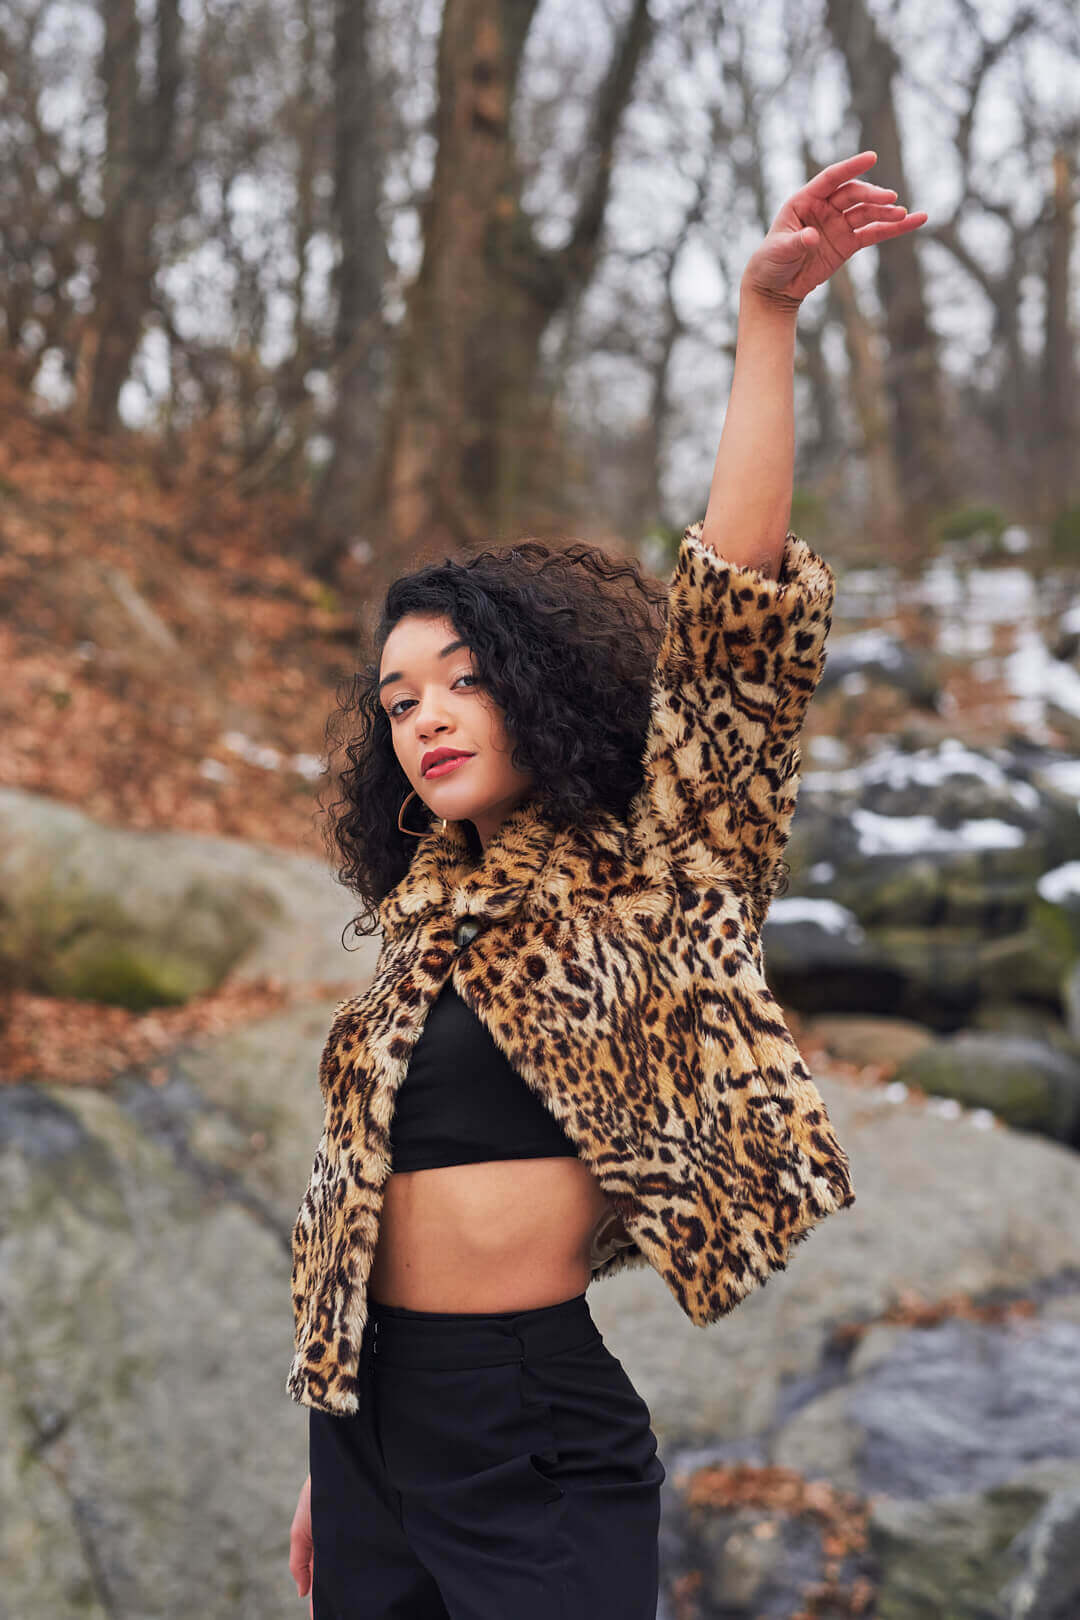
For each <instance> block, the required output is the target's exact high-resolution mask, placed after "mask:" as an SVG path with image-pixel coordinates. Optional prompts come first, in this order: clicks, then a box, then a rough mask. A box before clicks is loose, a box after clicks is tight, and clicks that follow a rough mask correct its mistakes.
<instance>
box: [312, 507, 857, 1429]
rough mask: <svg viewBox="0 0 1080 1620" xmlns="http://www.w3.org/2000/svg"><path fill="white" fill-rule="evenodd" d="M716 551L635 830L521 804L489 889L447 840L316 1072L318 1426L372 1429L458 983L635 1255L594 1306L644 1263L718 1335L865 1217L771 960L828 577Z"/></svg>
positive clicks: (676, 583)
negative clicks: (419, 1143)
mask: <svg viewBox="0 0 1080 1620" xmlns="http://www.w3.org/2000/svg"><path fill="white" fill-rule="evenodd" d="M701 527H702V525H701V523H700V522H699V523H694V524H691V525H690V527H689V528H687V529H686V531H685V533H684V535H683V538H682V543H681V545H680V548H679V555H678V559H677V563H676V567H675V571H674V574H673V577H672V580H671V585H670V592H669V600H668V617H667V623H666V628H665V632H664V639H663V642H662V644H661V647H660V651H659V655H658V658H657V663H656V669H655V677H654V682H653V692H652V717H651V723H650V727H649V732H648V737H647V740H646V744H645V754H644V764H645V772H644V782H643V786H642V788H641V790H640V792H639V793H638V794H637V795H636V797H635V798H634V800H633V802H632V805H631V807H630V810H629V813H628V815H627V817H626V819H625V820H623V819H618V818H615V817H613V816H610V815H608V814H606V813H599V814H596V815H595V816H593V817H592V818H591V819H590V820H589V821H588V822H587V823H586V824H584V825H579V826H576V827H572V828H569V829H555V828H554V827H553V826H552V824H551V823H550V822H549V821H548V820H546V819H545V818H544V816H543V815H542V813H541V811H540V809H539V807H538V804H537V802H536V801H535V800H533V799H526V800H525V801H523V802H522V803H520V804H519V805H518V806H517V807H516V808H515V810H514V811H513V812H512V813H511V814H510V815H509V816H508V817H507V818H506V820H505V821H504V822H503V823H502V825H501V827H500V828H499V830H498V832H497V834H496V836H495V837H494V838H493V839H492V840H491V841H490V842H489V844H488V846H487V847H486V849H485V850H484V853H483V856H482V858H481V860H480V862H479V864H478V865H477V864H475V863H474V862H473V861H472V860H471V859H470V856H469V853H468V846H467V843H466V840H465V835H464V829H463V827H462V826H461V824H459V823H453V822H450V823H448V824H447V827H446V830H445V831H443V829H442V824H441V822H436V823H435V827H434V830H432V831H431V832H429V833H428V834H426V835H425V836H424V837H423V838H422V839H421V840H419V841H418V843H417V847H416V849H415V851H414V853H413V857H412V863H411V865H410V868H409V870H408V872H407V873H406V875H405V877H404V878H403V879H402V881H401V882H400V883H399V884H398V885H397V887H396V888H395V889H394V890H393V891H392V892H391V893H390V894H389V895H388V896H387V897H386V899H385V900H384V901H383V903H382V906H381V907H380V922H381V925H382V943H381V948H380V953H379V958H378V963H377V967H376V972H375V975H374V978H373V980H372V982H371V984H370V986H369V987H368V988H367V989H366V990H364V991H363V992H362V993H361V994H359V995H357V996H353V997H351V998H350V999H348V1000H346V1001H343V1002H340V1003H339V1004H338V1006H337V1008H336V1011H335V1015H334V1018H333V1021H332V1024H331V1028H330V1031H329V1034H328V1036H327V1040H326V1044H325V1047H324V1050H323V1053H322V1058H321V1060H320V1064H319V1083H320V1087H321V1091H322V1096H323V1101H324V1104H325V1120H324V1130H323V1133H322V1136H321V1137H320V1139H319V1143H318V1146H317V1148H316V1151H315V1161H314V1165H313V1168H312V1172H311V1179H310V1183H309V1185H308V1188H307V1191H306V1192H305V1194H304V1198H303V1202H302V1204H301V1206H300V1209H299V1211H298V1214H297V1218H296V1223H295V1226H294V1229H293V1234H292V1260H293V1264H292V1300H293V1308H294V1314H295V1328H296V1333H295V1355H294V1358H293V1362H292V1366H291V1368H290V1370H289V1374H288V1378H287V1381H286V1389H287V1391H288V1393H289V1394H290V1395H291V1396H292V1398H293V1399H294V1400H295V1401H297V1402H298V1403H300V1404H302V1405H308V1406H312V1407H317V1408H320V1409H321V1410H323V1411H325V1412H328V1413H332V1414H339V1415H348V1414H351V1413H354V1412H356V1411H357V1410H358V1409H359V1405H360V1400H361V1398H362V1379H361V1376H360V1368H359V1349H360V1342H361V1337H362V1335H363V1331H364V1327H365V1324H366V1321H367V1295H366V1282H367V1277H368V1275H369V1272H370V1269H371V1263H372V1259H373V1256H374V1253H375V1247H376V1242H377V1238H378V1231H379V1211H380V1206H381V1202H382V1195H383V1189H384V1186H385V1183H386V1180H387V1177H388V1176H389V1174H390V1171H391V1164H390V1154H389V1145H390V1122H391V1117H392V1115H393V1111H394V1097H395V1093H396V1091H397V1088H398V1086H399V1085H400V1084H401V1082H402V1080H403V1079H404V1077H405V1073H406V1070H407V1068H408V1066H409V1058H410V1055H411V1053H412V1050H413V1047H414V1045H415V1043H416V1041H417V1040H418V1038H419V1036H420V1033H421V1031H422V1029H423V1027H424V1020H425V1017H426V1015H427V1012H428V1009H429V1008H430V1007H431V1005H432V1003H433V1002H434V1000H435V998H436V997H437V996H438V994H439V992H440V990H441V989H442V988H443V986H444V984H445V983H446V981H447V979H452V981H453V985H454V988H455V989H456V990H457V992H458V993H459V994H460V995H461V996H462V997H463V999H464V1000H465V1001H466V1002H467V1003H468V1005H469V1006H470V1007H471V1008H472V1009H473V1011H474V1012H475V1013H476V1015H477V1017H478V1018H479V1019H480V1020H481V1021H482V1022H483V1024H484V1025H485V1026H486V1028H487V1029H488V1030H489V1031H490V1033H491V1036H492V1038H493V1039H494V1041H495V1043H496V1044H497V1046H498V1047H499V1048H500V1049H501V1050H502V1051H503V1052H504V1053H505V1055H506V1057H507V1058H508V1060H509V1061H510V1063H511V1064H513V1066H514V1068H515V1069H516V1070H517V1071H518V1072H519V1073H520V1074H521V1076H522V1077H523V1079H524V1080H525V1082H526V1083H527V1084H528V1085H529V1086H531V1087H532V1089H533V1090H534V1091H535V1092H536V1093H537V1095H538V1096H539V1097H540V1098H541V1099H542V1100H543V1102H544V1104H545V1105H546V1107H547V1108H548V1109H549V1110H550V1111H551V1113H552V1114H553V1115H554V1116H555V1118H556V1119H557V1120H559V1121H560V1123H561V1124H562V1126H563V1127H564V1129H565V1130H566V1132H567V1133H568V1134H569V1135H570V1137H571V1138H572V1139H573V1141H574V1142H575V1144H576V1145H577V1148H578V1151H579V1156H580V1158H582V1159H583V1160H584V1161H585V1162H586V1163H587V1164H588V1165H589V1167H590V1169H591V1170H592V1172H593V1174H594V1175H595V1177H596V1179H597V1180H598V1181H599V1183H600V1185H601V1187H602V1188H603V1190H604V1192H605V1193H606V1194H607V1195H608V1198H609V1200H610V1204H611V1207H612V1208H613V1209H614V1210H615V1211H617V1212H618V1214H619V1215H620V1216H621V1218H622V1221H623V1225H624V1227H625V1231H626V1234H627V1235H628V1236H629V1237H630V1238H631V1239H632V1242H631V1243H629V1244H628V1245H626V1246H624V1247H621V1248H619V1249H617V1250H615V1251H614V1252H613V1253H609V1254H607V1257H606V1258H603V1259H601V1260H600V1263H599V1265H598V1267H597V1269H596V1270H594V1271H593V1273H592V1279H591V1280H592V1281H598V1280H600V1279H601V1278H604V1277H610V1276H614V1275H615V1274H616V1273H617V1272H620V1271H625V1270H627V1269H629V1268H632V1267H639V1266H645V1265H649V1266H652V1267H654V1269H655V1270H656V1271H657V1272H659V1274H660V1276H661V1277H662V1278H663V1279H664V1281H665V1283H666V1284H667V1286H668V1287H669V1288H670V1290H671V1292H672V1294H673V1295H674V1297H675V1299H676V1300H677V1301H678V1304H679V1306H680V1307H681V1309H682V1310H683V1312H684V1313H685V1314H686V1316H687V1317H688V1318H689V1319H690V1320H691V1321H692V1322H694V1323H695V1324H697V1325H698V1326H700V1327H705V1326H706V1325H707V1324H709V1323H712V1322H715V1321H716V1320H718V1319H719V1318H720V1317H722V1316H724V1315H725V1314H726V1313H727V1312H729V1311H731V1310H732V1309H733V1308H734V1307H735V1306H736V1305H737V1304H738V1303H739V1302H740V1301H741V1300H742V1299H743V1298H744V1297H745V1296H746V1295H747V1294H748V1293H749V1292H750V1290H751V1289H753V1288H754V1287H755V1286H756V1285H757V1284H759V1283H765V1282H766V1281H767V1280H768V1277H769V1275H770V1273H772V1272H774V1271H778V1270H783V1269H784V1268H785V1266H786V1263H787V1258H788V1255H789V1251H790V1250H791V1248H792V1246H793V1245H794V1244H796V1243H798V1242H800V1241H801V1240H803V1239H804V1238H805V1237H806V1236H807V1234H808V1233H809V1231H810V1229H811V1228H812V1227H813V1226H815V1225H816V1224H817V1223H818V1222H819V1221H821V1220H822V1218H823V1217H824V1216H826V1215H828V1214H829V1213H831V1212H832V1211H834V1210H839V1209H843V1208H846V1207H847V1206H848V1205H850V1204H853V1203H854V1201H855V1194H854V1190H853V1186H852V1181H851V1174H850V1168H849V1164H848V1159H847V1155H846V1154H845V1152H844V1150H843V1148H842V1147H841V1146H840V1144H839V1143H838V1141H837V1140H836V1137H835V1135H834V1134H833V1130H832V1127H831V1124H830V1121H829V1118H828V1115H827V1113H826V1109H825V1105H824V1103H823V1101H822V1098H821V1096H820V1094H819V1092H818V1090H817V1088H816V1087H815V1085H814V1083H813V1080H812V1078H811V1075H810V1072H809V1070H808V1069H807V1067H806V1065H805V1063H804V1062H803V1060H802V1058H801V1056H800V1053H799V1050H798V1047H797V1046H796V1044H795V1041H794V1039H793V1037H792V1035H791V1034H790V1032H789V1030H788V1028H787V1026H786V1024H785V1022H784V1019H783V1016H782V1013H781V1010H780V1008H779V1005H778V1003H777V1002H776V1000H775V999H774V997H773V995H772V994H771V992H770V990H769V988H768V986H767V984H766V982H765V976H764V961H763V953H762V946H761V929H762V924H763V923H764V920H765V916H766V913H767V911H768V907H769V903H770V900H771V898H772V894H773V890H774V887H775V884H776V879H777V876H778V867H779V862H780V859H781V856H782V854H783V851H784V849H785V846H786V844H787V840H788V836H789V831H790V825H791V820H792V816H793V813H794V809H795V800H796V794H797V791H798V781H799V767H800V747H799V742H800V735H801V731H802V726H803V721H804V718H805V715H806V711H807V707H808V705H809V703H810V700H811V698H812V696H813V693H814V690H815V688H816V685H817V683H818V680H819V679H820V676H821V672H822V669H823V668H824V662H825V642H826V638H827V635H828V632H829V628H830V624H831V610H832V603H833V597H834V592H835V578H834V576H833V573H832V570H831V569H830V567H829V565H828V564H827V563H826V562H824V561H823V560H822V559H821V558H820V557H819V556H817V554H816V553H815V552H814V551H812V550H811V548H810V547H809V546H808V545H807V544H806V542H805V541H802V540H800V539H798V538H797V536H795V535H794V534H791V533H789V534H788V535H787V537H786V540H785V544H784V554H783V561H782V565H781V569H780V573H779V576H778V578H777V579H771V578H769V577H768V576H767V575H765V574H763V573H761V572H760V571H758V570H756V569H753V568H750V567H737V566H735V565H734V564H732V563H729V562H727V561H726V560H725V559H723V558H722V557H721V556H720V555H719V554H718V553H716V552H715V551H714V550H713V549H712V548H711V547H710V546H707V545H706V544H705V543H704V541H703V540H702V538H701ZM466 919H468V921H466Z"/></svg>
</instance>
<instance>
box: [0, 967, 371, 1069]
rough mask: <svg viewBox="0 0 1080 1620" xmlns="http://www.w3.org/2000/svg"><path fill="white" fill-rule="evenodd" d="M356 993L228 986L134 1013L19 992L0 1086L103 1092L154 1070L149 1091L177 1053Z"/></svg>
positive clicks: (2, 1034)
mask: <svg viewBox="0 0 1080 1620" xmlns="http://www.w3.org/2000/svg"><path fill="white" fill-rule="evenodd" d="M355 988H356V987H355V985H353V986H351V987H350V986H347V985H344V984H341V983H337V984H305V985H303V986H301V987H300V988H297V987H295V986H291V985H284V984H282V983H281V982H280V981H279V980H277V979H273V978H262V979H254V980H249V981H246V982H242V983H236V984H230V983H228V982H226V983H225V984H224V985H222V986H221V988H220V989H218V990H216V991H215V992H214V993H213V994H211V995H206V996H199V997H196V998H195V999H194V1000H192V1001H189V1002H187V1003H186V1004H185V1005H184V1006H182V1007H155V1008H154V1009H152V1010H151V1011H149V1012H145V1013H132V1012H128V1011H127V1010H126V1009H125V1008H123V1007H109V1006H105V1005H104V1004H102V1003H101V1002H94V1001H75V1000H66V999H62V998H59V997H53V996H35V995H30V994H28V993H26V992H23V991H16V992H14V993H13V994H12V995H11V996H10V997H9V998H8V1009H7V1013H8V1016H7V1023H6V1026H0V1079H2V1080H3V1081H4V1082H6V1083H8V1084H12V1083H15V1082H17V1081H20V1080H34V1081H39V1082H44V1083H48V1084H56V1085H88V1086H101V1085H107V1084H108V1083H109V1081H110V1080H111V1079H113V1077H114V1076H115V1075H118V1074H122V1073H123V1072H124V1071H125V1070H127V1069H132V1068H141V1067H145V1066H146V1065H148V1064H149V1065H153V1067H151V1068H150V1070H149V1073H148V1079H149V1081H150V1083H151V1085H154V1084H162V1083H163V1082H164V1079H165V1068H164V1066H163V1062H164V1059H165V1058H167V1057H168V1055H169V1053H170V1052H172V1051H174V1050H175V1049H176V1048H177V1047H180V1046H185V1045H188V1044H190V1043H194V1042H197V1041H199V1040H201V1039H203V1038H206V1037H210V1036H214V1035H222V1034H224V1033H226V1032H227V1031H228V1030H230V1029H235V1028H238V1027H242V1026H244V1025H246V1024H252V1023H255V1022H257V1021H258V1020H259V1019H261V1018H268V1017H270V1016H272V1015H273V1014H274V1013H277V1012H281V1011H282V1010H283V1009H284V1008H286V1007H288V1006H291V1005H295V1004H296V1003H298V1002H308V1001H323V1000H326V1001H331V1000H338V999H341V998H343V997H344V996H347V995H349V994H351V993H353V992H355Z"/></svg>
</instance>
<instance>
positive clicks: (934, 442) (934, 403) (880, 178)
mask: <svg viewBox="0 0 1080 1620" xmlns="http://www.w3.org/2000/svg"><path fill="white" fill-rule="evenodd" d="M826 13H827V19H828V26H829V31H830V33H831V34H832V37H833V39H834V40H835V42H836V45H837V46H838V48H839V50H840V51H841V52H842V54H843V57H844V61H845V64H846V66H847V71H848V78H849V80H850V82H851V90H852V107H853V110H854V112H855V116H856V117H857V119H858V122H859V139H860V140H861V142H862V145H863V147H864V148H867V149H872V150H873V151H875V152H876V153H877V158H878V161H877V163H876V164H875V166H874V169H873V171H872V173H871V174H870V175H869V176H868V178H869V179H871V180H873V181H875V182H878V183H880V184H882V185H890V186H895V188H896V191H897V193H898V196H899V200H900V201H901V202H902V203H905V204H906V205H907V206H908V207H909V208H910V207H912V204H913V199H912V197H911V192H910V188H909V186H908V182H907V175H906V172H905V169H904V159H903V151H902V149H901V145H900V131H899V126H898V123H897V117H896V103H895V100H894V96H893V80H894V78H895V76H896V74H897V72H898V70H899V66H900V63H899V59H898V58H897V56H896V53H895V51H894V50H893V48H892V46H891V45H890V44H889V42H888V41H887V40H886V39H885V38H883V36H882V35H881V34H880V33H879V32H878V29H877V27H876V24H875V22H874V19H873V17H872V16H871V14H870V12H869V11H868V9H867V7H866V3H865V0H826ZM870 251H871V252H872V253H873V255H874V264H875V274H876V280H877V289H878V296H879V297H880V299H881V305H882V309H883V310H884V314H885V331H886V335H887V337H888V342H889V358H888V363H887V367H886V388H887V392H888V396H889V398H890V399H891V402H892V441H893V451H894V457H895V461H896V467H897V473H898V476H899V480H900V493H901V498H902V500H903V503H904V508H905V511H906V514H907V517H908V520H909V523H910V524H911V526H912V527H913V528H915V530H916V532H917V531H918V530H919V528H921V524H922V521H924V520H925V519H926V518H928V517H929V516H930V515H931V514H932V513H933V512H934V511H935V510H936V509H940V508H941V507H942V506H944V505H946V504H947V503H948V502H949V501H950V500H951V499H952V497H953V493H954V491H953V487H952V483H953V481H952V478H951V476H950V462H949V454H948V438H947V432H946V426H945V413H944V409H943V404H942V384H941V372H940V365H939V361H938V349H937V341H936V338H935V335H934V332H933V330H932V328H931V326H930V320H929V316H928V314H927V309H926V298H925V294H924V291H923V277H922V270H921V266H920V263H919V257H918V250H917V247H916V244H915V240H914V237H913V236H902V237H897V238H896V239H895V240H894V241H891V242H886V243H883V244H882V245H881V246H880V247H875V248H872V249H870Z"/></svg>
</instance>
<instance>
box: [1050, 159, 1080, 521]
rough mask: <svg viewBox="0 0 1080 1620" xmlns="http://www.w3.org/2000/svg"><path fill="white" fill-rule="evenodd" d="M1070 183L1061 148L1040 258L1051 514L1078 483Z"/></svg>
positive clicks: (1061, 506)
mask: <svg viewBox="0 0 1080 1620" xmlns="http://www.w3.org/2000/svg"><path fill="white" fill-rule="evenodd" d="M1073 207H1074V198H1073V184H1072V176H1071V175H1070V173H1069V160H1068V157H1067V155H1066V153H1065V151H1064V149H1063V148H1059V149H1058V150H1057V151H1056V152H1055V153H1054V206H1053V211H1052V213H1051V216H1050V225H1049V235H1050V240H1049V245H1048V251H1047V255H1046V322H1045V343H1044V346H1043V365H1042V384H1043V389H1042V392H1043V412H1044V435H1045V437H1044V441H1043V442H1044V444H1045V446H1046V455H1045V484H1044V488H1045V490H1046V495H1047V499H1048V502H1049V511H1048V513H1047V516H1048V517H1049V516H1053V514H1054V513H1056V512H1058V511H1060V510H1061V509H1062V508H1063V507H1065V506H1067V505H1068V504H1069V503H1070V501H1071V499H1072V498H1073V497H1074V495H1075V494H1076V492H1077V490H1078V488H1080V484H1078V481H1077V470H1076V427H1077V422H1076V346H1075V339H1074V337H1073V332H1072V326H1071V323H1070V320H1069V265H1070V260H1071V257H1072V239H1073Z"/></svg>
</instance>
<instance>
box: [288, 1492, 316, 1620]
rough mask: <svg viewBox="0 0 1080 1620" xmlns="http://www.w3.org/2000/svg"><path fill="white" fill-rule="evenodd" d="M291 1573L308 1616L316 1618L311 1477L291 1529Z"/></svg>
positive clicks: (301, 1493) (298, 1505) (302, 1493)
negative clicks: (304, 1603) (313, 1591)
mask: <svg viewBox="0 0 1080 1620" xmlns="http://www.w3.org/2000/svg"><path fill="white" fill-rule="evenodd" d="M289 1573H290V1575H291V1576H292V1578H293V1580H294V1581H295V1582H296V1591H297V1595H298V1596H299V1597H306V1598H307V1600H308V1614H309V1615H311V1616H314V1614H315V1606H314V1602H313V1600H312V1596H311V1583H312V1580H313V1579H314V1574H315V1559H314V1555H313V1553H312V1547H311V1475H310V1474H309V1475H308V1477H307V1479H305V1481H304V1483H303V1484H302V1485H301V1487H300V1498H299V1501H298V1502H297V1504H296V1512H295V1513H294V1514H293V1521H292V1525H291V1527H290V1529H289Z"/></svg>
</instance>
